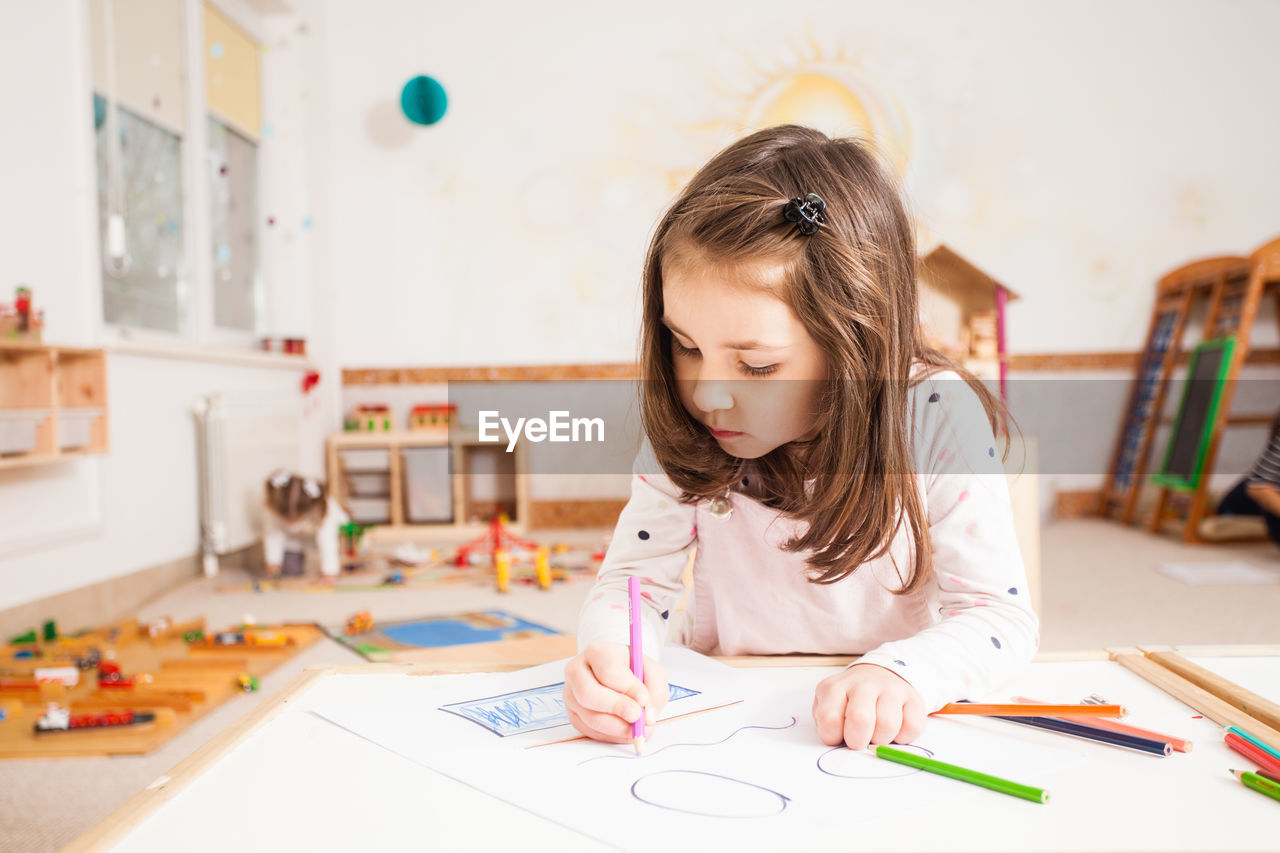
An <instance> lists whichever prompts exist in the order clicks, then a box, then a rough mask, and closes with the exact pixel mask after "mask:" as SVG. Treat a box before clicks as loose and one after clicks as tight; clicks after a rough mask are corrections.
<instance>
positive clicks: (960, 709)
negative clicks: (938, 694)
mask: <svg viewBox="0 0 1280 853" xmlns="http://www.w3.org/2000/svg"><path fill="white" fill-rule="evenodd" d="M933 713H935V714H972V715H974V716H978V717H1001V716H1003V717H1061V716H1062V715H1064V714H1073V715H1075V716H1077V717H1123V716H1124V715H1125V714H1127V713H1128V711H1126V710H1125V707H1124V706H1123V705H991V704H987V705H983V704H980V703H977V702H952V703H951V704H949V705H943V706H942V707H941V708H939V709H938V710H936V711H934V712H933Z"/></svg>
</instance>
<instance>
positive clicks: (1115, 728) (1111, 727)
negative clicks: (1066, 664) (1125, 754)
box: [1013, 696, 1192, 752]
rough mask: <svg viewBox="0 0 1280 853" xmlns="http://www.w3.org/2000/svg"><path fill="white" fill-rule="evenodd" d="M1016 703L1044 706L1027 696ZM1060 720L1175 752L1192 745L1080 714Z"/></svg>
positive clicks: (1133, 727) (1161, 734)
mask: <svg viewBox="0 0 1280 853" xmlns="http://www.w3.org/2000/svg"><path fill="white" fill-rule="evenodd" d="M1013 698H1014V701H1016V702H1028V703H1030V704H1032V705H1043V704H1045V703H1044V702H1040V701H1039V700H1037V699H1028V698H1027V697H1025V696H1015V697H1013ZM1058 719H1061V720H1066V721H1067V722H1069V723H1080V724H1082V725H1086V726H1092V727H1094V728H1095V729H1106V730H1107V731H1109V732H1120V733H1121V734H1126V735H1136V736H1138V737H1144V738H1150V739H1151V740H1158V741H1162V742H1164V743H1167V744H1169V746H1171V747H1173V750H1174V752H1190V751H1191V747H1192V743H1191V741H1189V740H1186V739H1184V738H1180V737H1173V736H1172V735H1166V734H1163V733H1161V732H1153V731H1151V730H1150V729H1140V728H1138V727H1137V726H1130V725H1126V724H1125V723H1117V722H1116V721H1115V720H1101V719H1094V718H1092V717H1082V716H1080V715H1078V714H1063V715H1061V716H1060V717H1058Z"/></svg>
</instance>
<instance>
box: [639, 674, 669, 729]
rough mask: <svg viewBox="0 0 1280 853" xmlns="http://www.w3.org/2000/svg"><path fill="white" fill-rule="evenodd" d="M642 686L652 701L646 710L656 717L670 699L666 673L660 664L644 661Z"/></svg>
mask: <svg viewBox="0 0 1280 853" xmlns="http://www.w3.org/2000/svg"><path fill="white" fill-rule="evenodd" d="M644 686H645V688H646V689H647V690H648V693H649V698H650V699H651V700H652V701H651V702H650V703H649V705H648V710H649V711H650V712H651V713H652V715H653V716H654V717H657V716H658V713H659V712H661V711H662V709H663V708H665V707H666V706H667V700H669V699H670V698H671V688H670V686H669V685H668V683H667V671H666V670H665V669H663V667H662V664H660V663H658V662H657V661H655V660H650V659H649V658H645V659H644ZM650 722H652V721H650Z"/></svg>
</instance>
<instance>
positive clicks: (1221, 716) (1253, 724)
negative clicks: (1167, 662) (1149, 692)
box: [1111, 650, 1280, 748]
mask: <svg viewBox="0 0 1280 853" xmlns="http://www.w3.org/2000/svg"><path fill="white" fill-rule="evenodd" d="M1111 659H1112V660H1114V661H1115V662H1116V663H1118V664H1120V665H1121V666H1122V667H1124V668H1125V669H1127V670H1129V671H1130V672H1132V673H1134V674H1135V675H1139V676H1141V677H1142V678H1144V679H1146V680H1147V681H1149V682H1151V683H1152V684H1154V685H1155V686H1156V687H1159V688H1160V689H1161V690H1163V691H1164V692H1165V693H1168V694H1169V695H1170V696H1172V697H1173V698H1175V699H1177V700H1178V701H1180V702H1182V703H1184V704H1185V705H1187V706H1188V707H1191V708H1194V709H1195V711H1196V713H1197V714H1203V715H1204V716H1206V717H1208V718H1209V719H1210V720H1213V721H1214V722H1215V723H1217V724H1218V725H1220V726H1239V727H1240V728H1244V729H1248V730H1249V731H1250V732H1251V733H1252V734H1253V735H1254V736H1255V737H1257V738H1258V739H1259V740H1262V741H1263V742H1264V743H1266V744H1268V745H1270V746H1273V747H1276V748H1280V730H1277V729H1273V728H1271V727H1270V726H1268V725H1265V724H1264V723H1261V722H1259V721H1258V720H1256V719H1255V718H1253V717H1251V716H1249V715H1248V714H1246V713H1245V712H1244V711H1241V710H1240V709H1239V708H1237V707H1236V706H1234V705H1232V704H1231V703H1229V702H1227V701H1226V700H1224V699H1220V698H1218V697H1217V696H1215V695H1213V694H1212V693H1210V692H1209V691H1208V690H1205V689H1204V688H1203V687H1200V686H1198V685H1195V684H1192V683H1191V682H1190V681H1188V680H1187V679H1185V678H1183V677H1182V676H1180V675H1178V674H1177V673H1175V672H1174V671H1173V670H1171V669H1167V668H1165V667H1163V666H1161V665H1160V664H1158V663H1156V662H1155V661H1153V660H1151V659H1150V658H1148V657H1147V656H1146V655H1143V654H1140V653H1137V652H1130V651H1127V650H1114V651H1112V652H1111Z"/></svg>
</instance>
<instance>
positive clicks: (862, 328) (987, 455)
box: [564, 126, 1038, 749]
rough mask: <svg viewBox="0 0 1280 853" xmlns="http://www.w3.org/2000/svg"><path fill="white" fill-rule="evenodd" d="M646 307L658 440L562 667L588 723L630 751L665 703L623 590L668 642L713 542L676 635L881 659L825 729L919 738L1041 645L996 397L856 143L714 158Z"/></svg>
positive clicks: (862, 739) (652, 256) (864, 660)
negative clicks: (639, 672)
mask: <svg viewBox="0 0 1280 853" xmlns="http://www.w3.org/2000/svg"><path fill="white" fill-rule="evenodd" d="M643 301H644V314H643V320H642V325H643V330H642V342H641V359H640V360H641V375H642V378H643V379H645V380H647V381H645V382H643V383H642V384H643V389H642V399H641V413H642V420H643V424H644V430H645V434H646V439H645V442H644V444H643V445H642V447H641V450H640V454H639V456H638V457H637V459H636V465H635V474H636V476H635V477H634V478H633V481H632V492H631V499H630V501H629V502H628V503H627V505H626V507H625V508H624V510H623V512H622V514H621V516H620V518H619V519H618V525H617V529H616V532H615V534H614V538H613V544H612V546H611V547H610V549H609V552H608V554H607V556H606V558H605V561H604V564H603V565H602V566H601V569H600V574H599V576H598V578H597V580H596V583H595V586H594V587H593V589H592V590H591V592H590V593H589V594H588V596H587V601H586V603H585V604H584V606H583V610H582V614H581V618H580V624H579V630H578V640H579V650H580V653H579V654H578V656H577V657H575V658H573V659H572V660H571V661H570V662H569V663H568V665H567V666H566V668H565V687H564V699H565V705H566V708H567V710H568V714H569V719H570V720H571V721H572V722H573V724H574V726H576V727H577V728H578V730H579V731H581V732H582V733H583V734H586V735H588V736H590V737H592V738H596V739H598V740H604V741H611V742H616V743H624V742H628V741H630V740H631V728H630V723H631V722H633V721H634V720H635V719H637V718H638V716H639V715H640V714H641V713H644V714H645V715H646V717H647V718H648V719H649V720H650V721H652V719H653V717H654V715H655V714H656V713H657V711H658V710H660V709H661V707H662V705H663V704H664V703H665V701H666V698H667V683H666V679H665V675H664V673H663V670H662V669H661V666H660V664H659V663H658V662H657V661H656V660H654V659H647V660H646V661H645V670H644V671H645V682H644V683H643V684H641V683H640V681H639V680H638V679H636V678H635V677H634V676H633V675H632V674H631V671H630V667H629V657H628V648H627V642H628V620H627V606H626V605H627V586H626V581H627V577H628V576H629V575H633V574H635V575H639V576H640V577H641V579H642V589H643V590H644V592H643V601H644V606H643V608H642V609H643V611H644V613H643V616H644V648H645V650H646V651H647V652H650V653H651V654H653V655H655V656H656V655H657V654H658V651H659V649H660V648H661V643H662V639H663V637H664V636H665V635H666V634H667V633H668V632H667V630H666V627H667V626H666V624H665V623H666V620H667V618H668V616H669V615H670V614H671V612H672V611H673V610H674V608H675V606H676V604H677V602H678V600H679V597H680V596H681V595H682V594H683V592H684V587H683V584H682V581H681V576H682V573H683V570H684V567H685V564H686V562H687V554H688V551H689V549H690V548H692V547H694V546H695V545H697V556H696V560H695V564H694V570H693V591H692V605H691V607H690V610H689V616H690V617H691V619H690V622H689V623H688V624H687V625H685V626H684V627H683V628H682V629H679V630H673V632H672V633H673V634H675V635H676V638H677V639H678V640H680V641H681V642H683V643H685V644H687V645H690V646H691V647H692V648H694V649H696V650H698V651H700V652H704V653H707V654H729V655H736V654H781V653H788V652H808V653H818V654H851V653H861V654H862V657H861V658H860V659H859V660H858V662H857V663H855V664H854V665H852V666H850V667H849V668H848V669H846V670H844V671H843V672H841V673H839V674H838V675H834V676H832V677H830V678H828V679H826V680H825V681H823V682H822V683H820V684H819V685H818V686H817V689H816V691H815V695H814V703H813V717H814V722H815V723H816V725H817V729H818V733H819V735H820V737H821V738H822V740H823V741H824V742H825V743H827V744H829V745H835V744H838V743H840V742H841V741H843V742H844V743H845V744H847V745H848V746H849V747H851V748H854V749H861V748H864V747H866V746H867V745H868V744H869V743H875V744H882V743H888V742H890V741H894V740H897V741H902V742H906V741H910V740H912V739H913V738H915V737H916V736H917V735H919V734H920V733H921V731H922V730H923V728H924V723H925V715H926V714H927V713H929V712H931V711H933V710H936V709H937V708H939V707H941V706H942V705H943V704H945V703H947V702H949V701H952V700H954V699H957V698H960V697H963V696H969V695H980V694H982V693H984V692H987V691H989V690H990V689H992V688H993V687H995V686H997V685H999V684H1001V683H1003V682H1005V681H1007V680H1009V679H1011V678H1012V677H1013V676H1015V675H1016V674H1017V673H1018V672H1019V671H1020V670H1021V669H1022V668H1023V667H1024V666H1025V665H1026V664H1027V663H1028V662H1029V661H1030V659H1031V656H1032V654H1033V653H1034V649H1035V647H1036V645H1037V644H1038V639H1037V636H1036V629H1037V623H1036V617H1035V614H1034V613H1033V612H1032V610H1031V608H1030V605H1029V602H1028V596H1027V594H1026V590H1025V583H1026V579H1025V573H1024V570H1023V566H1022V560H1021V557H1020V555H1019V551H1018V545H1017V541H1016V540H1015V537H1014V530H1013V518H1012V512H1011V508H1010V504H1009V493H1008V488H1007V485H1006V483H1005V479H1004V473H1003V470H1002V468H1001V465H1000V462H1001V459H1003V456H1004V453H1001V454H1000V455H999V457H997V450H996V440H995V437H994V434H995V430H996V427H997V425H998V424H999V423H1000V422H1001V418H1002V416H1003V414H1004V413H1003V409H1002V407H1001V405H1000V403H999V402H998V401H997V400H996V399H995V398H993V397H992V395H991V394H990V392H989V391H987V390H986V388H985V387H983V386H982V385H981V384H980V383H978V382H977V381H976V380H975V379H974V378H973V377H972V376H971V375H969V374H967V373H964V372H963V371H961V370H958V369H957V368H955V367H954V365H953V364H952V363H951V362H949V361H948V360H947V359H946V358H945V357H943V356H942V355H941V354H939V353H938V352H936V351H934V350H932V349H930V348H928V347H926V346H925V345H924V343H923V340H922V336H921V332H920V329H919V327H918V325H917V319H916V318H917V305H916V273H915V246H914V239H913V236H912V226H911V222H910V221H909V219H908V218H907V216H906V213H905V212H904V210H903V206H902V203H901V200H900V199H899V197H898V193H897V189H896V187H895V186H894V184H893V182H892V181H891V180H890V179H889V178H888V177H887V175H886V173H885V171H884V170H883V168H882V167H881V166H880V165H879V164H878V163H877V161H876V160H875V158H874V157H873V156H872V155H871V154H870V153H869V151H868V150H867V149H866V148H865V147H864V146H863V145H862V144H861V143H859V142H858V141H856V140H850V139H836V140H833V139H829V138H827V137H826V136H824V135H823V134H821V133H818V132H817V131H813V130H808V129H805V128H801V127H794V126H787V127H776V128H771V129H769V130H764V131H761V132H759V133H756V134H753V135H751V136H748V137H747V138H745V139H743V140H741V141H740V142H737V143H735V144H734V145H731V146H730V147H729V148H727V149H725V150H724V151H722V152H721V153H719V154H718V155H716V156H715V157H714V158H713V159H712V160H711V162H710V163H708V164H707V165H706V166H705V167H703V168H702V170H701V171H699V172H698V174H697V175H695V176H694V178H693V179H692V180H691V181H690V183H689V185H688V186H687V187H686V188H685V189H684V191H683V192H682V193H681V194H680V196H679V197H678V198H677V199H676V201H675V203H674V204H673V205H672V207H671V208H670V210H668V211H667V213H666V215H665V217H664V218H663V219H662V221H661V222H660V224H659V226H658V229H657V232H656V233H655V235H654V238H653V241H652V243H651V245H650V247H649V251H648V256H647V258H646V262H645V270H644V283H643ZM948 368H950V369H948ZM1004 445H1005V448H1004V450H1005V453H1007V448H1008V438H1007V436H1006V437H1005V442H1004ZM673 628H674V626H673Z"/></svg>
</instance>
